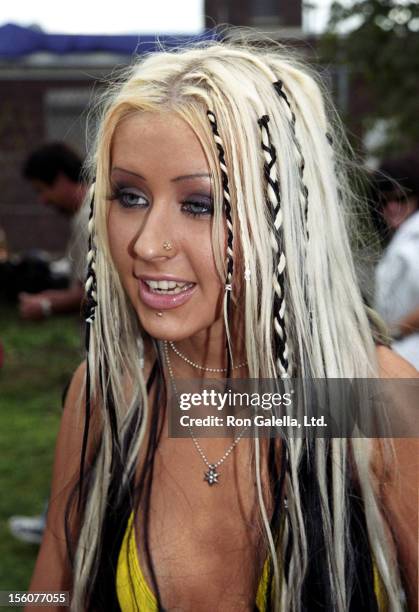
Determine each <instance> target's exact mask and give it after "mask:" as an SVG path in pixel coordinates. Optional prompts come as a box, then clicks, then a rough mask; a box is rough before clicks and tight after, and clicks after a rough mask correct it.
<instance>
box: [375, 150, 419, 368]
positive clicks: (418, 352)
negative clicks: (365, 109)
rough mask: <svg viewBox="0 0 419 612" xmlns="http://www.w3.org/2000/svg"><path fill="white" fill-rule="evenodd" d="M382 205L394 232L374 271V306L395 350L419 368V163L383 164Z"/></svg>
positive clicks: (379, 180) (405, 160)
mask: <svg viewBox="0 0 419 612" xmlns="http://www.w3.org/2000/svg"><path fill="white" fill-rule="evenodd" d="M377 177H378V178H377V187H378V192H379V196H380V198H379V209H380V212H381V215H382V217H383V219H384V221H385V223H386V226H387V228H388V231H389V233H390V242H389V244H388V245H387V247H386V249H385V250H384V253H383V256H382V258H381V260H380V262H379V264H378V266H377V270H376V275H375V308H376V310H377V311H378V312H379V313H380V315H381V316H382V317H383V319H384V321H385V322H386V323H387V325H388V326H389V329H390V332H391V333H392V336H393V337H394V339H395V341H394V343H393V345H392V348H393V349H394V350H395V351H396V352H397V353H399V354H400V355H401V356H402V357H404V358H405V359H407V361H410V363H411V364H412V365H414V366H415V367H416V368H419V164H418V163H417V161H416V160H415V159H414V158H410V157H405V158H400V159H394V160H388V161H384V162H382V164H381V166H380V168H379V172H378V173H377Z"/></svg>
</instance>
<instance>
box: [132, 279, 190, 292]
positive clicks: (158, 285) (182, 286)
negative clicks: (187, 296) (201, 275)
mask: <svg viewBox="0 0 419 612" xmlns="http://www.w3.org/2000/svg"><path fill="white" fill-rule="evenodd" d="M144 282H145V284H146V285H147V286H148V287H149V288H150V289H151V291H152V292H153V293H168V294H173V295H174V294H176V293H181V292H182V291H186V290H187V289H190V288H191V287H192V286H193V285H194V283H177V282H176V281H167V280H162V281H154V280H146V281H144Z"/></svg>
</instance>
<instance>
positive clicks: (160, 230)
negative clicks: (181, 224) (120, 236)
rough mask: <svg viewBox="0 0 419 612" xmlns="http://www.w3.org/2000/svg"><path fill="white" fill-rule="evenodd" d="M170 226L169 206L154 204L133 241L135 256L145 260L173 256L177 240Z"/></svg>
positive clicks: (132, 246)
mask: <svg viewBox="0 0 419 612" xmlns="http://www.w3.org/2000/svg"><path fill="white" fill-rule="evenodd" d="M170 227H171V223H170V214H168V211H167V206H158V205H156V204H153V206H152V207H151V208H150V209H149V211H148V212H147V214H146V216H145V218H144V220H143V223H142V225H141V227H140V229H139V231H138V232H137V234H136V235H135V238H134V240H133V242H132V245H131V248H132V251H133V253H134V254H135V256H136V257H138V258H139V259H143V260H145V261H151V260H153V259H159V258H168V257H173V255H174V254H175V242H174V238H173V236H171V235H170V234H171V232H170Z"/></svg>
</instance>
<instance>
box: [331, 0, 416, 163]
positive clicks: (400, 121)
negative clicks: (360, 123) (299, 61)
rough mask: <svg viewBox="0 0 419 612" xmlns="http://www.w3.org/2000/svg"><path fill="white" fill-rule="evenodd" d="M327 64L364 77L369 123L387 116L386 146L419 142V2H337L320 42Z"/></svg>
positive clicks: (400, 148)
mask: <svg viewBox="0 0 419 612" xmlns="http://www.w3.org/2000/svg"><path fill="white" fill-rule="evenodd" d="M320 49H321V55H322V56H323V59H325V60H326V61H327V62H333V63H334V64H336V63H337V64H343V65H346V66H347V67H348V68H349V71H350V74H351V77H352V83H353V82H354V79H355V77H357V76H359V77H361V79H362V81H363V82H364V83H365V86H366V88H367V90H368V94H369V96H370V98H371V99H370V104H369V109H368V111H367V114H366V117H365V119H366V126H372V125H373V124H374V123H375V122H376V121H377V120H385V121H386V125H387V126H388V133H387V137H386V142H385V145H384V150H385V151H387V152H388V151H389V150H392V151H393V152H394V151H395V150H396V151H397V153H401V152H402V151H408V150H412V149H414V148H416V147H417V146H418V143H419V121H418V99H419V79H418V74H419V2H417V1H415V2H412V1H406V2H400V1H394V0H362V1H360V2H355V3H350V4H348V3H343V2H333V4H332V6H331V13H330V19H329V24H328V29H327V31H326V33H325V34H324V35H323V37H322V40H321V43H320Z"/></svg>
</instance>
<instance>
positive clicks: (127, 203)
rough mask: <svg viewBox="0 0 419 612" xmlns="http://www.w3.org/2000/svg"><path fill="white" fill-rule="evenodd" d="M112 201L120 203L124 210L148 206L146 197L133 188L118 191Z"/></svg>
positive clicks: (113, 195)
mask: <svg viewBox="0 0 419 612" xmlns="http://www.w3.org/2000/svg"><path fill="white" fill-rule="evenodd" d="M111 199H112V200H116V201H117V202H119V204H120V205H121V206H123V207H124V208H144V207H145V206H147V204H148V200H147V198H146V197H145V195H144V194H143V193H141V191H137V190H136V189H132V188H130V189H128V188H124V189H116V190H115V192H114V193H113V194H112V197H111Z"/></svg>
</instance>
